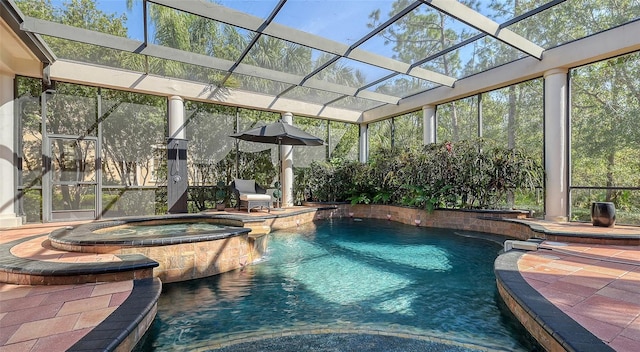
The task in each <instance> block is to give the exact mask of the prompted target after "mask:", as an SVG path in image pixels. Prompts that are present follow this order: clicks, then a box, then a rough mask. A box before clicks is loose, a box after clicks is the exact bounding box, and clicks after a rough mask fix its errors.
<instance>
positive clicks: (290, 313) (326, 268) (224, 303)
mask: <svg viewBox="0 0 640 352" xmlns="http://www.w3.org/2000/svg"><path fill="white" fill-rule="evenodd" d="M476 235H477V237H476ZM269 241H270V242H269V250H268V253H267V256H266V257H265V259H264V260H262V261H261V262H258V263H256V264H254V265H250V266H247V267H245V268H244V269H242V270H236V271H233V272H229V273H225V274H221V275H217V276H215V277H210V278H205V279H199V280H193V281H188V282H182V283H175V284H169V285H165V287H164V289H163V293H162V295H161V297H160V299H159V301H158V314H157V317H156V320H155V322H154V324H153V326H152V328H151V329H150V332H149V333H148V335H147V336H146V337H145V340H144V341H143V342H142V343H141V344H140V345H139V346H138V349H139V350H155V351H170V350H171V351H174V350H194V349H214V348H218V347H224V348H223V350H224V351H236V350H237V351H249V350H255V351H258V350H261V351H264V350H267V351H270V350H273V351H276V350H277V351H283V350H290V351H295V350H299V349H297V348H296V347H295V346H294V345H295V344H299V343H300V341H307V343H309V344H314V343H315V344H319V345H317V346H316V345H314V346H309V347H310V349H311V347H313V350H318V351H321V350H332V351H333V350H336V349H329V348H326V349H323V346H324V345H323V344H326V343H329V342H330V341H332V339H340V338H341V339H343V340H345V341H348V342H344V341H343V343H345V346H346V345H348V343H351V344H356V345H360V346H365V345H363V343H365V342H363V341H366V346H369V347H366V348H363V349H366V350H389V348H385V347H384V346H386V345H380V344H388V343H392V342H391V340H389V339H396V342H398V341H401V342H402V343H409V345H413V346H415V347H416V348H417V349H419V350H421V349H423V348H421V347H420V346H422V345H423V344H427V345H429V344H432V345H434V346H435V345H437V344H445V345H446V346H449V348H453V347H455V348H457V349H456V350H486V349H497V350H508V351H525V350H530V349H531V346H529V345H528V335H527V333H526V331H525V330H524V329H523V328H522V327H521V326H519V324H518V323H517V321H516V320H515V319H514V318H512V317H510V316H509V315H508V313H507V312H505V311H504V310H502V309H501V308H500V303H499V302H500V299H499V297H498V295H497V290H496V284H495V277H494V274H493V261H494V260H495V258H496V256H497V254H498V252H499V251H500V249H501V246H500V245H499V244H498V243H496V242H492V241H488V240H486V239H482V235H480V234H473V233H465V234H464V236H461V235H459V234H458V235H457V234H456V233H455V232H453V231H452V230H445V229H429V228H422V227H420V228H419V227H413V226H408V225H402V224H398V223H395V222H390V221H384V220H372V219H364V220H362V221H355V219H334V220H327V221H323V222H318V223H315V224H312V225H309V226H301V227H299V228H296V229H293V230H287V231H277V232H274V233H273V234H272V235H271V237H270V239H269ZM322 335H324V336H323V338H315V337H317V336H322ZM295 336H297V338H292V337H295ZM314 336H315V337H314ZM325 337H326V338H325ZM258 341H259V343H258ZM296 341H297V342H296ZM385 341H386V342H385ZM282 344H285V345H284V346H283V345H282ZM287 344H289V347H287V346H288V345H287ZM258 346H261V347H258ZM325 347H326V346H325ZM403 349H404V350H406V348H402V349H400V350H403ZM338 350H340V349H338Z"/></svg>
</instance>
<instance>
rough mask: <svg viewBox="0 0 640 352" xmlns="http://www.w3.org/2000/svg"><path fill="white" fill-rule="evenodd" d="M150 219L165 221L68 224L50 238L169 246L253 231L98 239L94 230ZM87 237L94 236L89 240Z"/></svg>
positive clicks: (232, 229)
mask: <svg viewBox="0 0 640 352" xmlns="http://www.w3.org/2000/svg"><path fill="white" fill-rule="evenodd" d="M187 219H188V220H190V221H196V220H200V219H204V220H207V221H213V220H217V218H212V217H205V216H200V217H188V218H187ZM148 221H163V220H162V219H158V218H148V219H147V218H145V220H138V219H136V220H135V221H133V220H132V221H127V220H112V221H103V222H99V223H88V224H82V225H79V226H77V227H71V226H67V227H64V228H61V229H58V230H55V231H53V232H51V234H50V235H49V239H50V240H51V242H54V243H59V244H65V245H72V246H75V245H83V246H92V245H109V246H123V247H152V246H167V245H173V244H183V243H194V242H204V241H213V240H221V239H225V238H229V237H234V236H240V235H244V234H247V233H249V231H251V230H250V229H248V228H244V227H225V228H221V229H217V230H211V231H210V232H208V233H200V234H194V235H184V236H171V237H166V238H154V239H147V238H145V239H133V238H130V239H108V238H104V239H96V235H95V234H93V233H92V232H93V231H95V230H99V229H103V228H106V227H112V226H120V225H135V224H136V223H141V222H148ZM87 238H93V239H91V240H87Z"/></svg>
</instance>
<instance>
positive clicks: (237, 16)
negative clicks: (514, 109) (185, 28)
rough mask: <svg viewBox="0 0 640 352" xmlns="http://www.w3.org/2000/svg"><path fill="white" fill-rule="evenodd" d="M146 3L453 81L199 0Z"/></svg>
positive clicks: (413, 73)
mask: <svg viewBox="0 0 640 352" xmlns="http://www.w3.org/2000/svg"><path fill="white" fill-rule="evenodd" d="M149 2H152V3H156V4H158V5H162V6H166V7H169V8H173V9H176V10H180V11H185V12H189V13H192V14H196V15H199V16H202V17H205V18H208V19H211V20H214V21H218V22H221V23H226V24H228V25H232V26H236V27H240V28H244V29H247V30H250V31H254V32H257V33H262V34H266V35H269V36H272V37H275V38H278V39H282V40H286V41H288V42H292V43H295V44H299V45H303V46H306V47H310V48H313V49H316V50H321V51H324V52H328V53H332V54H335V55H338V56H341V57H347V58H350V59H354V60H357V61H360V62H363V63H365V64H369V65H373V66H377V67H381V68H384V69H387V70H391V71H394V72H396V73H401V74H406V75H409V76H414V77H416V78H421V79H427V80H429V81H432V82H434V83H438V84H441V85H444V86H448V87H452V86H453V82H455V78H453V77H449V76H445V75H443V74H440V73H437V72H432V71H429V70H425V69H422V68H420V69H416V68H413V69H411V67H410V66H411V65H409V64H406V63H404V62H401V61H397V60H394V59H390V58H387V57H384V56H382V55H377V54H374V53H370V52H367V51H365V50H353V48H351V47H349V46H347V45H345V44H342V43H339V42H336V41H333V40H330V39H327V38H324V37H321V36H318V35H314V34H310V33H307V32H303V31H301V30H298V29H295V28H291V27H288V26H284V25H281V24H278V23H274V22H271V23H269V25H268V26H267V27H266V28H264V29H263V30H262V31H260V26H261V25H262V23H263V20H262V19H260V18H258V17H255V16H251V15H248V14H245V13H242V12H239V11H235V10H232V9H229V8H226V7H223V6H221V5H216V4H212V3H209V2H205V1H202V0H193V1H172V0H149ZM427 77H428V78H427Z"/></svg>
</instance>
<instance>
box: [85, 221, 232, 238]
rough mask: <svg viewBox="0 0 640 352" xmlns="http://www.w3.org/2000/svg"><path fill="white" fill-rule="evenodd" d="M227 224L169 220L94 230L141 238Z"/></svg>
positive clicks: (201, 230) (192, 232)
mask: <svg viewBox="0 0 640 352" xmlns="http://www.w3.org/2000/svg"><path fill="white" fill-rule="evenodd" d="M225 228H227V226H224V225H219V224H212V223H207V222H184V223H183V222H177V223H174V222H168V223H166V224H155V223H153V222H150V224H140V225H131V224H126V225H119V226H112V227H107V228H104V229H99V230H95V231H93V233H95V234H100V235H107V236H109V238H110V239H113V240H117V239H129V238H132V239H141V238H154V239H158V238H163V237H172V236H176V235H178V234H183V235H198V234H204V233H210V232H212V231H219V230H223V229H225Z"/></svg>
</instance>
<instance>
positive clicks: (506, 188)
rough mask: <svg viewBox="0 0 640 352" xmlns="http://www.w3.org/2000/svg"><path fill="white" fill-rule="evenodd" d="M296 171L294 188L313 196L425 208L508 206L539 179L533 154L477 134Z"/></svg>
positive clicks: (541, 174)
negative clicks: (366, 159) (297, 180)
mask: <svg viewBox="0 0 640 352" xmlns="http://www.w3.org/2000/svg"><path fill="white" fill-rule="evenodd" d="M310 170H312V171H310ZM299 174H303V175H304V183H303V184H302V186H299V192H300V193H302V194H305V195H308V197H309V198H310V199H312V200H315V201H347V200H350V201H351V202H352V203H366V204H369V203H382V204H387V203H391V204H402V205H408V206H415V207H420V208H424V209H427V210H430V211H431V210H433V209H436V208H480V209H487V208H496V207H505V206H507V207H513V206H514V204H513V203H514V200H515V199H516V198H517V197H520V198H518V199H526V198H527V197H531V195H530V194H535V193H532V192H533V191H534V190H535V189H536V188H539V187H541V186H542V182H543V179H544V171H543V168H542V165H540V164H539V163H538V162H537V161H536V160H535V159H534V158H532V157H529V156H527V155H525V154H524V153H522V152H521V151H519V150H513V149H507V148H504V147H499V146H495V145H492V144H491V143H490V142H488V141H485V140H482V139H478V140H471V141H461V142H458V143H450V142H446V143H440V144H431V145H428V146H424V147H422V148H413V149H403V150H397V149H396V150H392V149H381V150H378V151H377V152H376V154H374V155H372V156H371V160H370V162H369V163H367V164H362V163H359V162H344V161H342V160H332V161H330V162H314V163H312V165H311V167H310V169H309V171H300V172H299ZM525 194H529V195H527V196H525ZM534 198H535V197H534ZM509 203H511V204H509Z"/></svg>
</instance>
